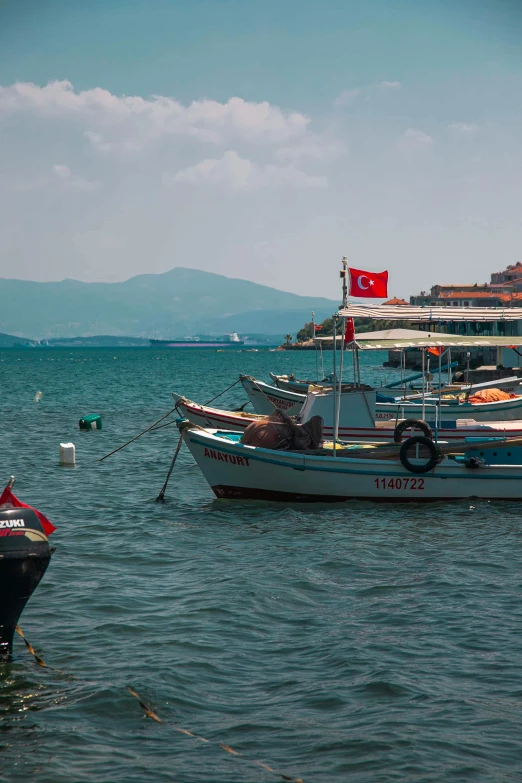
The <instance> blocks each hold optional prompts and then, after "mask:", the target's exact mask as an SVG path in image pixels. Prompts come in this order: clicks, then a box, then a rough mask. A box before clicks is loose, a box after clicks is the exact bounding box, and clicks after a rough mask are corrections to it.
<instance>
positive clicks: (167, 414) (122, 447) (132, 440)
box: [98, 405, 177, 462]
mask: <svg viewBox="0 0 522 783" xmlns="http://www.w3.org/2000/svg"><path fill="white" fill-rule="evenodd" d="M175 410H177V405H175V406H174V408H172V410H171V411H169V412H168V413H166V414H165V415H164V416H162V417H161V419H158V421H155V422H154V424H151V425H150V427H147V429H146V430H143V432H140V433H139V434H138V435H135V436H134V438H131V439H130V440H128V441H127V443H124V444H123V445H122V446H118V448H117V449H114V450H113V451H110V452H109V453H108V454H106V455H105V456H104V457H100V459H99V460H98V462H103V460H104V459H107V457H112V455H113V454H116V452H117V451H121V450H122V449H124V448H125V446H128V445H129V444H130V443H133V442H134V441H135V440H138V438H141V436H142V435H145V433H146V432H149V431H150V430H152V429H154V427H156V425H158V424H159V423H160V422H161V421H163V419H166V418H167V416H170V415H171V414H173V413H174V411H175Z"/></svg>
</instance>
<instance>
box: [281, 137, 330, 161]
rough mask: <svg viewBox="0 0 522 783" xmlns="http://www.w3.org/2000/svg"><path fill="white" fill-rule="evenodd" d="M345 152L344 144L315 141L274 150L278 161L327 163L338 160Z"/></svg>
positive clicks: (321, 140)
mask: <svg viewBox="0 0 522 783" xmlns="http://www.w3.org/2000/svg"><path fill="white" fill-rule="evenodd" d="M345 152H346V147H345V145H344V144H341V143H340V142H336V141H326V140H323V139H317V140H314V141H309V142H306V141H305V142H302V143H297V144H294V145H293V146H291V147H280V149H278V150H276V153H275V155H276V157H277V158H278V159H279V160H294V161H295V160H305V159H308V160H313V161H324V162H328V161H331V160H334V159H335V158H338V157H339V156H340V155H343V154H344V153H345Z"/></svg>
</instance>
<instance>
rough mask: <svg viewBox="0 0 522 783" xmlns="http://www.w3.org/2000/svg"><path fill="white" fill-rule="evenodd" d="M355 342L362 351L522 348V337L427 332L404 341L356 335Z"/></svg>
mask: <svg viewBox="0 0 522 783" xmlns="http://www.w3.org/2000/svg"><path fill="white" fill-rule="evenodd" d="M355 341H356V343H357V345H358V346H359V348H362V350H370V349H372V350H374V351H376V350H379V349H382V350H388V351H389V350H391V349H393V348H436V347H442V348H481V347H482V348H502V347H503V348H510V347H511V346H516V347H518V346H522V336H513V337H495V336H493V337H479V336H475V335H473V336H472V335H464V336H462V335H458V334H440V333H435V332H432V333H431V334H430V333H428V332H426V334H425V335H424V336H423V337H414V338H413V339H412V338H404V339H394V338H391V339H382V338H369V339H368V338H367V337H366V335H365V334H364V333H363V334H356V335H355Z"/></svg>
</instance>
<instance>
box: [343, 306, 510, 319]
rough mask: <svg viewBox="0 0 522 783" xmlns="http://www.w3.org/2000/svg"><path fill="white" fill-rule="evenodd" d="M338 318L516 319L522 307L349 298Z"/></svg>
mask: <svg viewBox="0 0 522 783" xmlns="http://www.w3.org/2000/svg"><path fill="white" fill-rule="evenodd" d="M339 315H340V316H341V317H342V318H371V319H373V320H385V321H412V322H416V323H427V322H435V323H437V322H438V321H467V322H468V323H469V322H478V321H520V320H522V307H440V306H437V307H428V306H426V307H413V306H412V305H363V304H354V303H353V302H350V303H349V304H348V305H347V307H344V308H341V309H340V310H339Z"/></svg>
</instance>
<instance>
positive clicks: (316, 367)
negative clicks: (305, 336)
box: [312, 310, 319, 381]
mask: <svg viewBox="0 0 522 783" xmlns="http://www.w3.org/2000/svg"><path fill="white" fill-rule="evenodd" d="M312 334H313V336H314V348H315V380H316V381H318V380H319V357H318V355H317V343H316V342H315V313H314V311H313V310H312Z"/></svg>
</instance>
